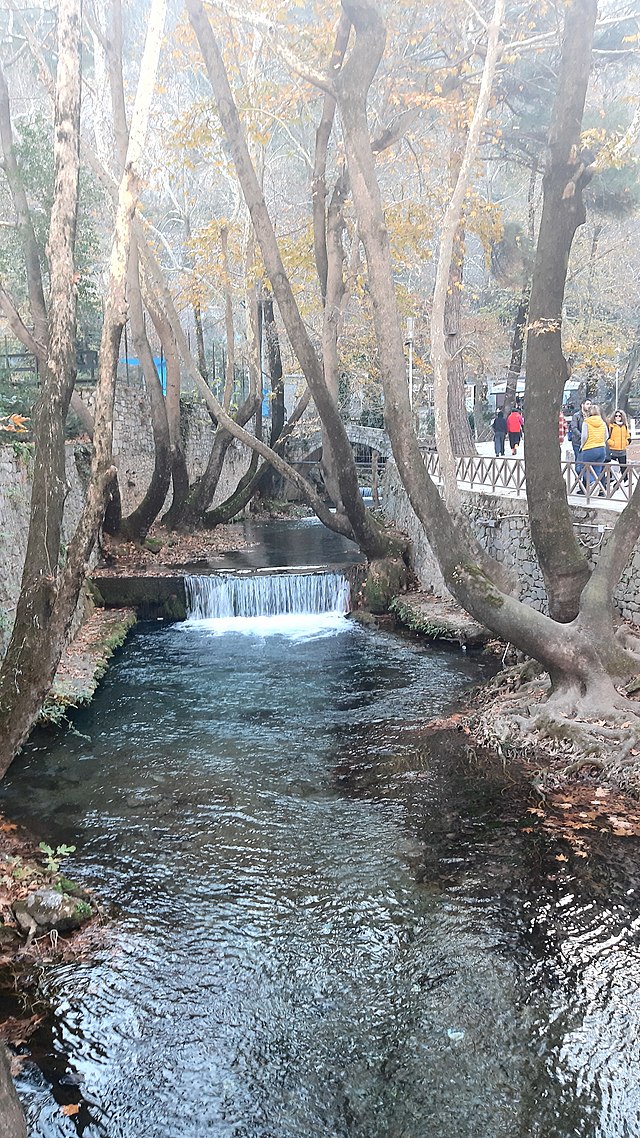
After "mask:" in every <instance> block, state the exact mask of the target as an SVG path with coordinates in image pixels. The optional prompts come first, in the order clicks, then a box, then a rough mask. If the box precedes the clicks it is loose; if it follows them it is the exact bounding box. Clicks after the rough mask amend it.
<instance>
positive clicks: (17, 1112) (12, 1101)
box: [0, 1043, 27, 1138]
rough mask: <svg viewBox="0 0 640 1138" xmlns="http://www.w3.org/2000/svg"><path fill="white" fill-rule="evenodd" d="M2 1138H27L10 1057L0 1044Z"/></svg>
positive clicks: (0, 1136) (0, 1134)
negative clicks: (12, 1075) (12, 1076)
mask: <svg viewBox="0 0 640 1138" xmlns="http://www.w3.org/2000/svg"><path fill="white" fill-rule="evenodd" d="M0 1138H27V1127H26V1124H25V1119H24V1114H23V1113H22V1107H21V1106H20V1101H19V1099H18V1096H17V1094H16V1090H15V1087H14V1085H13V1079H12V1078H11V1067H10V1065H9V1056H8V1054H7V1050H6V1048H5V1046H4V1044H3V1043H0Z"/></svg>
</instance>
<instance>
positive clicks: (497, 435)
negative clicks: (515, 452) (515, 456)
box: [491, 411, 507, 455]
mask: <svg viewBox="0 0 640 1138" xmlns="http://www.w3.org/2000/svg"><path fill="white" fill-rule="evenodd" d="M491 428H492V430H493V445H494V448H495V452H496V455H501V454H504V440H505V439H506V437H507V420H506V419H505V417H504V412H503V411H498V414H497V415H496V417H495V419H494V420H493V423H492V424H491Z"/></svg>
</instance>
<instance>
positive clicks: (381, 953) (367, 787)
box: [1, 581, 640, 1138]
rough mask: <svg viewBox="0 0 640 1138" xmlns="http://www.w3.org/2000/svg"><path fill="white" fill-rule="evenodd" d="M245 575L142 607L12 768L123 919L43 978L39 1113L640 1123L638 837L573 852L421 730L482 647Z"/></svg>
mask: <svg viewBox="0 0 640 1138" xmlns="http://www.w3.org/2000/svg"><path fill="white" fill-rule="evenodd" d="M327 584H328V583H327V582H325V585H327ZM334 584H335V582H334ZM233 587H234V586H233V583H229V581H227V583H226V584H225V585H224V589H226V590H227V591H226V594H225V595H226V600H225V601H224V604H222V606H221V605H220V602H221V597H220V595H219V587H218V586H216V587H215V588H217V589H218V592H217V593H216V595H215V597H214V599H213V600H212V601H211V604H212V606H218V607H214V608H213V609H212V608H210V607H209V602H208V601H207V603H206V604H205V603H204V601H203V590H204V586H202V587H199V586H198V585H197V584H193V583H192V596H193V601H192V613H193V617H192V619H191V620H189V621H187V622H186V623H184V624H183V625H173V626H166V625H162V624H158V625H148V626H141V627H139V628H138V629H136V630H135V631H134V633H133V635H132V636H131V639H130V640H129V642H128V643H127V645H126V647H125V649H124V650H123V651H122V653H121V654H120V655H119V657H118V658H117V660H116V662H115V663H114V665H113V667H112V668H111V669H110V671H109V673H108V675H107V676H106V678H105V680H104V682H103V684H102V686H101V688H100V690H99V692H98V694H97V697H96V699H95V702H94V703H93V705H92V706H91V707H90V708H89V709H87V710H86V711H83V712H82V713H80V714H78V716H77V718H76V722H75V726H76V733H74V734H72V733H69V732H67V733H66V734H61V735H59V736H58V737H57V738H52V737H50V736H48V737H47V736H41V737H40V738H39V739H37V740H35V741H34V742H33V743H32V745H30V746H29V747H28V748H27V749H26V750H25V752H24V753H23V755H22V756H20V757H19V759H18V760H17V761H16V763H15V764H14V767H13V768H12V770H11V771H10V773H9V776H8V778H7V780H6V781H5V783H4V784H3V787H2V791H1V802H2V805H3V807H4V808H5V810H6V811H7V812H8V813H10V814H12V815H13V816H15V817H17V818H20V819H21V820H23V821H25V822H27V823H28V824H29V825H30V826H31V828H32V829H33V830H34V831H35V832H36V833H37V834H38V835H39V836H41V837H43V838H44V839H45V840H47V841H48V842H49V843H50V844H51V845H54V846H55V845H56V844H58V843H61V842H66V843H72V844H75V845H76V846H77V853H76V855H74V857H72V858H70V859H69V863H68V865H66V866H65V868H67V870H68V872H69V874H70V875H71V876H73V877H75V878H76V879H79V880H81V881H82V882H83V883H84V884H85V885H87V886H90V887H92V888H93V889H94V890H95V891H96V893H97V895H98V896H99V897H100V898H101V899H102V901H103V903H104V904H105V905H107V906H111V907H112V908H111V911H112V913H113V915H114V916H116V917H117V919H116V920H114V923H113V924H112V925H111V926H110V927H109V930H108V934H107V941H106V944H105V945H104V947H103V948H102V949H101V951H100V953H99V957H98V959H97V960H96V959H95V958H94V959H92V960H89V961H87V962H80V963H74V964H67V965H59V966H55V967H53V968H51V969H50V970H49V971H48V972H47V973H46V974H45V975H44V976H43V979H42V989H43V994H44V997H45V998H46V1001H47V1002H48V1003H49V1004H50V1005H51V1007H52V1008H53V1017H52V1021H51V1023H50V1026H49V1027H48V1028H47V1032H48V1033H49V1034H46V1033H45V1037H44V1038H43V1039H41V1041H40V1054H39V1066H36V1065H34V1064H30V1065H27V1066H26V1067H25V1068H24V1070H23V1073H22V1075H21V1076H20V1079H19V1089H20V1092H21V1095H22V1097H23V1101H24V1102H25V1104H26V1108H27V1112H28V1118H29V1126H30V1135H31V1136H32V1138H53V1136H58V1135H60V1136H62V1135H72V1134H81V1135H83V1136H84V1138H179V1136H180V1138H203V1136H205V1135H206V1136H208V1135H211V1136H212V1138H529V1136H533V1138H569V1136H572V1138H573V1136H579V1138H631V1136H634V1135H639V1134H640V1122H639V1115H640V1092H639V1089H638V1075H637V1072H638V1069H639V1065H638V1064H639V1060H640V1055H639V1048H640V1032H639V1030H638V1027H639V1022H640V999H639V991H640V962H639V954H638V909H637V889H638V885H639V882H638V873H637V848H638V847H637V843H635V841H634V840H625V839H616V838H614V837H611V836H605V835H602V836H600V838H598V839H597V840H596V841H594V842H593V843H592V846H591V851H590V857H589V859H586V860H585V859H583V860H581V861H580V862H578V861H577V859H576V860H575V861H574V860H573V859H572V855H571V854H570V852H567V851H566V850H565V848H564V847H563V846H562V845H561V844H559V843H557V842H555V841H553V840H551V839H549V838H545V837H544V836H538V835H536V834H531V833H527V832H526V831H527V830H530V829H531V827H530V826H527V825H526V824H525V826H523V825H522V819H523V818H526V807H527V805H529V804H530V799H528V798H527V792H526V789H525V788H522V787H519V786H518V785H516V784H514V783H513V782H512V781H511V780H510V778H509V776H508V775H507V774H506V773H505V772H504V771H503V770H502V768H501V767H500V764H497V765H496V768H495V769H493V768H489V769H487V770H483V769H481V768H479V767H478V765H477V763H476V761H475V760H474V756H473V754H472V753H470V752H469V750H468V748H467V746H466V739H465V736H464V735H463V734H462V733H458V732H455V731H453V732H451V731H450V732H448V733H447V732H444V731H442V732H439V733H435V734H432V735H425V734H424V733H421V732H420V725H421V724H422V723H424V721H425V720H427V719H431V718H432V717H434V716H437V715H439V714H441V713H442V712H443V711H444V710H445V709H447V708H448V707H449V706H450V702H451V700H452V699H453V698H455V697H456V695H458V694H461V693H462V692H463V691H464V690H465V688H466V687H467V686H468V685H469V683H471V682H473V681H476V680H477V679H479V678H481V676H482V674H483V673H482V666H481V664H480V663H479V662H478V659H473V658H471V657H470V656H467V655H464V654H462V653H453V652H445V651H442V650H438V649H437V648H433V647H428V646H423V645H420V644H418V643H416V642H415V641H413V640H411V639H405V638H400V637H398V636H396V635H394V634H392V633H385V632H381V631H379V630H372V629H369V628H365V627H362V626H360V625H358V624H356V623H355V622H353V621H352V620H350V619H348V618H346V617H345V616H344V615H342V611H343V609H344V607H345V606H344V604H343V603H342V601H343V600H344V598H342V600H341V599H340V594H339V590H338V594H337V599H336V593H335V591H334V592H332V593H331V598H330V599H329V601H327V600H326V598H325V601H324V602H322V604H324V605H325V607H326V608H328V609H332V610H333V611H325V612H315V613H311V612H308V611H307V612H306V613H305V612H304V611H302V612H301V611H296V608H295V607H294V609H293V610H290V611H289V613H288V615H287V616H285V617H279V616H274V615H273V614H270V613H269V612H266V613H265V612H264V611H262V612H260V611H259V610H260V605H259V604H258V605H257V607H256V609H255V610H254V615H253V616H252V615H248V610H247V611H245V610H243V611H244V616H243V617H241V618H240V619H238V618H237V617H236V616H234V613H235V612H237V607H236V608H234V607H233V606H235V605H237V604H238V603H240V602H239V601H238V597H237V596H236V597H235V600H234V598H233V596H232V594H233ZM298 587H299V588H300V589H302V585H301V584H300V583H299V582H298V585H296V588H298ZM307 587H308V588H309V589H310V590H312V591H313V590H317V588H318V582H314V583H312V582H311V581H307ZM241 591H242V590H241ZM214 592H215V589H214ZM314 595H316V594H315V593H314ZM244 601H246V596H245V598H244ZM244 601H243V602H242V603H244ZM254 601H255V597H254ZM254 601H252V604H253V603H254ZM313 603H314V604H315V603H316V602H313ZM305 604H307V602H305ZM305 604H297V609H298V610H299V609H300V608H301V607H302V608H304V607H305ZM225 605H226V606H227V608H226V609H225ZM221 607H222V610H223V611H221ZM229 607H231V610H232V611H231V612H229V611H228V609H229ZM307 607H311V602H308V604H307ZM318 607H321V604H320V602H319V601H318ZM198 617H200V619H197V618H198ZM561 851H563V852H562V857H563V858H566V857H568V859H569V860H568V861H559V860H557V856H558V854H559V853H561ZM65 1103H74V1104H75V1103H79V1104H80V1111H79V1113H78V1114H77V1115H75V1116H72V1117H65V1116H64V1115H63V1114H62V1113H61V1104H65Z"/></svg>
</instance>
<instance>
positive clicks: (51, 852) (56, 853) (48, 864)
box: [38, 842, 76, 873]
mask: <svg viewBox="0 0 640 1138" xmlns="http://www.w3.org/2000/svg"><path fill="white" fill-rule="evenodd" d="M38 849H40V850H42V852H43V854H44V868H45V869H46V871H47V873H57V872H58V870H59V869H60V862H61V861H62V859H63V858H65V857H68V856H69V854H72V853H75V852H76V847H75V846H65V845H62V846H56V848H55V849H53V848H52V847H51V846H48V845H47V843H46V842H40V845H39V846H38Z"/></svg>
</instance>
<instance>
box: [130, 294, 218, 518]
mask: <svg viewBox="0 0 640 1138" xmlns="http://www.w3.org/2000/svg"><path fill="white" fill-rule="evenodd" d="M145 304H146V308H147V311H148V313H149V315H150V317H151V319H152V321H153V326H154V328H155V330H156V334H157V336H158V337H159V339H160V343H161V344H162V351H163V354H164V363H165V370H166V376H167V383H166V395H165V410H166V415H167V426H168V429H169V445H170V448H171V477H172V481H173V498H172V501H171V505H170V507H169V509H168V510H167V513H166V514H165V516H164V518H163V519H162V521H163V524H164V525H166V526H168V527H169V528H171V526H172V524H173V523H172V519H173V518H174V517H175V518H179V517H180V514H181V512H182V508H183V506H184V503H185V502H186V500H187V497H188V495H189V472H188V469H187V460H186V457H185V453H184V442H183V439H182V420H181V411H180V357H179V355H178V348H177V345H176V341H175V337H174V335H173V332H172V330H171V325H170V324H169V321H168V320H167V318H166V316H165V314H164V312H163V310H162V306H161V305H160V304H159V303H158V301H157V298H156V297H155V296H153V295H152V293H151V289H149V288H147V289H146V290H145ZM205 379H206V377H205Z"/></svg>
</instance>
